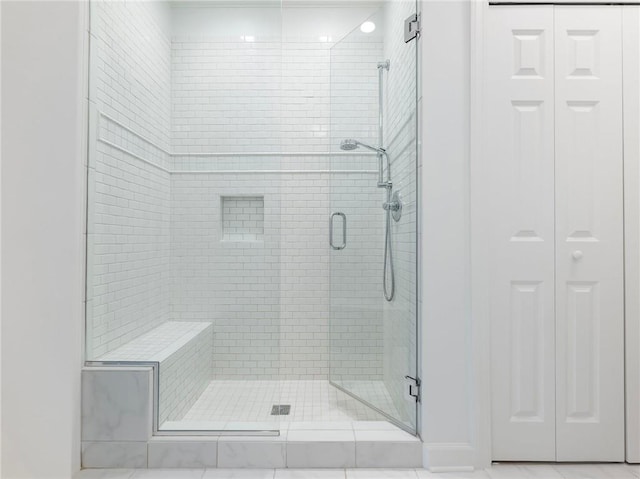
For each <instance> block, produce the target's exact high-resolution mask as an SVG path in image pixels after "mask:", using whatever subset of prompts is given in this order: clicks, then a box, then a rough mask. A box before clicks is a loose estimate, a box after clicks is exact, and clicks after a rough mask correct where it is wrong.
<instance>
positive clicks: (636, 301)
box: [622, 5, 640, 463]
mask: <svg viewBox="0 0 640 479" xmlns="http://www.w3.org/2000/svg"><path fill="white" fill-rule="evenodd" d="M634 23H635V27H636V28H632V26H633V24H634ZM638 25H640V7H638V6H631V5H627V6H624V7H622V98H623V102H622V111H623V131H624V142H623V152H624V157H623V162H624V163H623V168H624V169H623V171H624V268H625V272H624V284H625V286H624V288H625V304H624V315H625V413H626V417H625V422H626V460H627V462H633V463H637V462H640V401H639V400H638V399H639V398H640V297H639V294H638V291H640V252H639V251H638V248H637V246H638V244H639V243H640V138H639V137H638V132H640V92H639V91H638V89H637V87H636V88H632V86H633V85H636V86H637V85H638V82H640V44H639V42H640V33H639V32H638V28H637V27H638ZM629 58H634V59H635V61H626V60H627V59H629ZM630 105H633V106H631V107H630ZM634 106H635V108H634ZM634 132H635V135H634V134H633V133H634Z"/></svg>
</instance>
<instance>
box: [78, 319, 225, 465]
mask: <svg viewBox="0 0 640 479" xmlns="http://www.w3.org/2000/svg"><path fill="white" fill-rule="evenodd" d="M88 364H90V365H88V366H87V367H85V368H83V370H82V441H83V444H82V450H83V454H82V456H83V463H85V465H88V464H92V461H91V457H92V453H91V451H94V452H96V451H111V452H112V453H115V454H119V453H117V451H118V450H120V449H122V448H133V449H130V451H129V452H131V451H134V452H135V448H136V447H142V442H143V443H144V445H145V446H144V450H145V456H146V443H147V441H148V440H149V439H150V438H151V435H152V433H153V431H154V429H157V428H159V427H161V425H162V424H163V423H164V422H165V421H174V420H179V419H181V418H182V417H183V416H184V414H185V413H186V412H187V411H188V410H189V409H190V408H191V406H193V404H194V403H195V402H196V400H197V399H198V397H200V395H201V394H202V392H203V391H204V389H205V388H206V387H207V384H209V381H211V378H212V376H213V326H212V324H211V323H209V322H182V321H168V322H166V323H164V324H162V325H160V326H158V327H157V328H155V329H153V330H151V331H149V332H147V333H145V334H143V335H141V336H139V337H138V338H136V339H134V340H132V341H130V342H128V343H126V344H124V345H122V346H120V347H119V348H117V349H115V350H113V351H111V352H109V353H107V354H105V355H103V356H101V357H99V358H97V359H95V360H94V361H91V362H90V363H88ZM154 375H157V379H156V378H155V377H154ZM156 388H157V392H156ZM154 396H157V397H154ZM156 401H157V402H156ZM154 411H156V414H157V418H154ZM138 443H140V444H138ZM87 451H88V452H87ZM121 452H122V453H124V451H121ZM101 456H102V454H100V453H99V454H98V456H96V457H101ZM125 456H126V453H125ZM99 463H100V461H98V463H95V464H94V465H89V467H107V466H100V465H99ZM124 463H126V460H125V461H124ZM124 463H123V465H124Z"/></svg>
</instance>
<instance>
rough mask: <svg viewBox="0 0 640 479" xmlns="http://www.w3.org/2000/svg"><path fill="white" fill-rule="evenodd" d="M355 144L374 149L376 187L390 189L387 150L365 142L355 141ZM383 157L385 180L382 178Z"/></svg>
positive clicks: (389, 165)
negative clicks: (376, 168)
mask: <svg viewBox="0 0 640 479" xmlns="http://www.w3.org/2000/svg"><path fill="white" fill-rule="evenodd" d="M355 144H356V145H358V146H361V147H363V148H365V149H367V150H370V151H375V152H376V153H377V154H378V188H387V189H388V190H390V189H391V188H392V187H393V183H391V163H390V162H389V155H388V154H387V150H385V149H384V148H376V147H373V146H369V145H367V144H366V143H360V142H359V141H356V142H355ZM383 158H384V161H385V163H386V167H387V179H386V180H385V179H384V166H383V162H382V160H383Z"/></svg>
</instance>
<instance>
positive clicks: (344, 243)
mask: <svg viewBox="0 0 640 479" xmlns="http://www.w3.org/2000/svg"><path fill="white" fill-rule="evenodd" d="M336 216H340V217H341V218H342V244H341V245H340V246H336V245H334V244H333V218H335V217H336ZM329 244H330V245H331V247H332V248H333V249H344V248H345V247H346V246H347V217H346V215H345V214H344V213H340V212H336V213H331V217H330V218H329Z"/></svg>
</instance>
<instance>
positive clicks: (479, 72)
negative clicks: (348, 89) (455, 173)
mask: <svg viewBox="0 0 640 479" xmlns="http://www.w3.org/2000/svg"><path fill="white" fill-rule="evenodd" d="M470 2H471V11H470V29H471V36H470V38H471V45H470V63H471V64H470V65H469V73H470V88H471V91H470V95H469V99H470V112H469V113H470V118H471V121H470V139H469V144H470V151H469V189H470V191H469V216H470V223H471V224H470V245H471V252H470V256H471V268H470V270H471V278H470V279H471V357H472V358H473V361H472V363H473V366H472V367H473V391H474V401H473V403H474V405H475V411H474V414H473V416H472V417H473V418H474V423H475V424H474V426H475V427H474V437H473V439H474V442H475V448H474V449H475V466H476V467H477V468H485V467H489V466H490V465H491V460H492V457H491V456H492V454H491V448H492V435H491V323H490V314H489V280H490V273H489V271H490V270H489V254H488V253H489V237H490V231H489V228H488V227H487V224H488V213H489V194H490V190H489V188H488V187H487V185H488V180H489V175H488V174H487V171H486V168H485V167H484V156H485V155H484V131H485V130H484V127H483V121H482V120H483V119H484V74H485V71H484V58H485V40H484V33H485V22H486V16H487V11H488V8H489V2H488V1H487V0H470Z"/></svg>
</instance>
